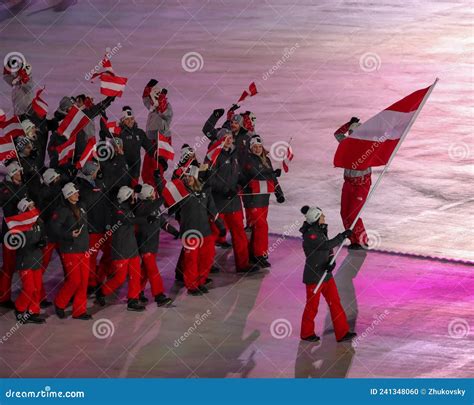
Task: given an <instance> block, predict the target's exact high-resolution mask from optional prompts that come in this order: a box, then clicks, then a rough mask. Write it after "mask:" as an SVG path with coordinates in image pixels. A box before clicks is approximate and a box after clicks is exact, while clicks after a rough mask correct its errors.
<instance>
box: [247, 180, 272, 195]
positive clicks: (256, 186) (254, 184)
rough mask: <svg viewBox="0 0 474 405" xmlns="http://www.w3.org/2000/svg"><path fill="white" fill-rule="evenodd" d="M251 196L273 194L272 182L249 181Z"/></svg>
mask: <svg viewBox="0 0 474 405" xmlns="http://www.w3.org/2000/svg"><path fill="white" fill-rule="evenodd" d="M249 188H250V191H251V194H270V193H273V192H275V182H274V181H273V180H251V181H250V182H249Z"/></svg>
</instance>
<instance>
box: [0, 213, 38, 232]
mask: <svg viewBox="0 0 474 405" xmlns="http://www.w3.org/2000/svg"><path fill="white" fill-rule="evenodd" d="M39 215H40V212H39V210H38V209H37V208H35V209H33V210H31V211H26V212H22V213H21V214H18V215H12V216H11V217H5V222H6V223H7V226H8V229H9V230H10V231H17V232H27V231H29V230H30V229H31V228H33V226H34V224H35V223H36V221H37V220H38V218H39Z"/></svg>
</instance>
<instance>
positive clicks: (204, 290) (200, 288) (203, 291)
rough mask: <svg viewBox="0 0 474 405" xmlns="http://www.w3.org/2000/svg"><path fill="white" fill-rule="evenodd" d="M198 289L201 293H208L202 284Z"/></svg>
mask: <svg viewBox="0 0 474 405" xmlns="http://www.w3.org/2000/svg"><path fill="white" fill-rule="evenodd" d="M198 290H199V291H201V292H202V293H203V294H209V290H208V289H207V288H206V286H204V285H200V286H199V287H198Z"/></svg>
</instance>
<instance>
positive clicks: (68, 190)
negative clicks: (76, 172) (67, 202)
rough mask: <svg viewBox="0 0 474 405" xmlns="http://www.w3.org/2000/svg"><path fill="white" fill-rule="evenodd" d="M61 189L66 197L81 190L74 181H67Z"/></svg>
mask: <svg viewBox="0 0 474 405" xmlns="http://www.w3.org/2000/svg"><path fill="white" fill-rule="evenodd" d="M61 191H62V192H63V196H64V198H66V199H67V198H69V197H71V196H72V195H74V194H76V193H78V192H79V190H78V189H77V188H76V185H75V184H74V183H66V184H65V185H64V187H63V188H62V190H61Z"/></svg>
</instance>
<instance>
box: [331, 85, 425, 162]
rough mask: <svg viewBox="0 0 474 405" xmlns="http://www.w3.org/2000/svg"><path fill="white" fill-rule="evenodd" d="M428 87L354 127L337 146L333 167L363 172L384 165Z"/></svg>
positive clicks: (419, 105) (419, 106)
mask: <svg viewBox="0 0 474 405" xmlns="http://www.w3.org/2000/svg"><path fill="white" fill-rule="evenodd" d="M432 86H433V85H432ZM432 86H429V87H427V88H426V89H421V90H417V91H415V92H414V93H411V94H410V95H408V96H406V97H405V98H403V99H401V100H399V101H397V102H396V103H394V104H392V105H391V106H390V107H388V108H386V109H385V110H383V111H382V112H379V113H378V114H377V115H375V116H373V117H372V118H370V119H369V120H367V121H366V122H364V123H363V124H362V125H361V126H359V127H357V128H356V129H355V130H354V131H353V132H352V133H351V134H350V135H349V136H348V137H347V138H346V139H343V140H342V141H341V143H339V146H338V148H337V150H336V154H335V155H334V166H336V167H343V168H345V169H352V170H365V169H367V168H369V167H374V166H383V165H386V164H387V163H388V161H389V159H390V156H391V155H392V152H393V151H394V149H395V147H396V146H397V144H398V142H399V141H400V138H401V137H402V135H403V133H404V132H405V130H406V129H407V128H408V126H409V125H410V124H411V122H412V118H413V116H414V115H415V114H416V112H417V110H418V109H419V108H421V103H422V101H423V99H424V98H425V96H426V95H427V93H428V91H429V90H430V88H431V87H432Z"/></svg>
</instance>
